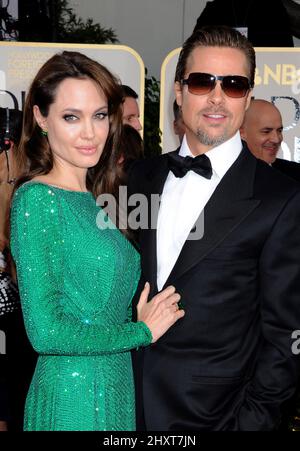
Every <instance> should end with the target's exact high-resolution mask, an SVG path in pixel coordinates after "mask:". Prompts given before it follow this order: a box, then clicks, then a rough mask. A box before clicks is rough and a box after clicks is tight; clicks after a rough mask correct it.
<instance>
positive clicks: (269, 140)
mask: <svg viewBox="0 0 300 451" xmlns="http://www.w3.org/2000/svg"><path fill="white" fill-rule="evenodd" d="M282 130H283V126H282V117H281V114H280V111H279V110H278V108H277V107H276V106H275V105H273V103H271V102H268V101H267V100H263V99H252V100H251V103H250V106H249V108H248V110H247V111H246V114H245V117H244V122H243V124H242V126H241V129H240V133H241V137H242V139H243V140H244V141H246V143H247V146H248V148H249V150H250V151H251V153H253V155H254V156H255V157H256V158H259V159H260V160H263V161H265V162H266V163H268V164H269V165H271V166H272V167H274V168H275V169H277V170H278V171H280V172H282V173H284V174H286V175H288V176H289V177H291V178H293V179H294V180H296V181H299V182H300V164H299V163H295V162H293V161H287V160H283V159H281V158H277V154H278V152H279V149H280V145H281V143H282V140H283V136H282Z"/></svg>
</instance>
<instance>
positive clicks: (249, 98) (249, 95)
mask: <svg viewBox="0 0 300 451" xmlns="http://www.w3.org/2000/svg"><path fill="white" fill-rule="evenodd" d="M252 94H253V89H250V91H249V92H248V94H247V100H246V108H245V111H247V110H248V108H249V106H250V102H251V100H252Z"/></svg>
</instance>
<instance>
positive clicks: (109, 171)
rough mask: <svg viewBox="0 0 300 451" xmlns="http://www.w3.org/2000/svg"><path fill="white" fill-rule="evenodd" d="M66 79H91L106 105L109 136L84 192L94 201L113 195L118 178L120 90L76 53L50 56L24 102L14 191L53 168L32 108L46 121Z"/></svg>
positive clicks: (114, 80)
mask: <svg viewBox="0 0 300 451" xmlns="http://www.w3.org/2000/svg"><path fill="white" fill-rule="evenodd" d="M66 78H77V79H91V80H93V81H95V82H96V84H97V85H98V86H99V87H100V88H101V90H102V92H103V94H104V96H105V97H106V98H107V102H108V114H109V133H108V137H107V141H106V144H105V146H104V149H103V152H102V155H101V158H100V160H99V162H98V163H97V165H96V166H94V167H93V168H90V169H88V171H87V188H88V190H90V191H91V192H92V193H93V194H94V196H95V197H97V196H98V195H99V194H102V193H111V194H114V195H117V192H118V185H119V181H118V180H119V177H118V175H117V161H118V159H119V152H120V149H121V134H122V87H121V84H120V82H119V80H118V79H117V78H116V77H115V76H114V75H112V74H111V73H110V71H109V70H108V69H106V67H104V66H102V65H101V64H100V63H98V62H97V61H94V60H92V59H90V58H88V57H87V56H86V55H83V54H82V53H79V52H69V51H65V52H62V53H60V54H56V55H54V56H53V57H52V58H50V59H49V60H48V61H46V63H45V64H44V65H43V66H42V67H41V68H40V70H39V71H38V73H37V75H36V76H35V78H34V80H33V82H32V84H31V86H30V89H29V92H28V94H27V97H26V101H25V108H24V121H23V131H22V136H21V140H20V144H19V146H18V149H17V152H16V158H17V164H18V172H19V174H20V177H19V178H18V180H17V183H16V188H17V187H18V186H20V185H21V184H23V183H24V182H26V181H28V180H31V179H32V178H33V177H35V176H37V175H45V174H48V173H49V172H50V171H51V169H52V168H53V154H52V150H51V148H50V146H49V143H48V139H47V137H46V136H43V135H42V133H41V129H40V127H39V126H38V124H37V122H36V120H35V118H34V114H33V107H34V105H37V106H38V107H39V109H40V111H41V113H42V115H43V116H45V117H47V116H48V113H49V107H50V105H51V104H52V103H54V102H55V96H56V92H57V88H58V86H59V85H60V83H61V82H62V81H63V80H65V79H66Z"/></svg>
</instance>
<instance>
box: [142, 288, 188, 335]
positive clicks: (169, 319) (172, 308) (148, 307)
mask: <svg viewBox="0 0 300 451" xmlns="http://www.w3.org/2000/svg"><path fill="white" fill-rule="evenodd" d="M149 293H150V284H149V283H148V282H146V284H145V287H144V289H143V291H142V293H141V296H140V300H139V302H138V305H137V313H138V321H143V322H144V323H145V324H146V325H147V326H148V327H149V329H150V331H151V333H152V338H153V339H152V343H155V342H156V341H157V340H158V339H159V338H160V337H161V336H162V335H163V334H164V333H165V332H167V330H168V329H169V328H170V327H171V326H173V324H175V323H176V321H177V320H178V319H179V318H182V317H183V316H184V310H179V307H178V301H179V300H180V295H179V294H178V293H176V292H175V287H173V286H172V285H170V286H169V287H167V288H165V289H164V290H163V291H160V292H159V293H158V294H157V295H156V296H154V298H152V299H151V301H149V302H147V300H148V296H149Z"/></svg>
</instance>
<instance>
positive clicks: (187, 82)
mask: <svg viewBox="0 0 300 451" xmlns="http://www.w3.org/2000/svg"><path fill="white" fill-rule="evenodd" d="M194 74H197V75H198V74H200V75H208V76H209V77H210V78H211V80H212V81H214V83H213V84H212V86H211V87H208V90H207V91H206V92H204V93H203V94H197V93H196V92H192V91H190V76H191V75H192V76H193V75H194ZM232 77H234V78H236V77H237V78H239V79H244V80H247V82H248V88H247V90H246V91H245V94H244V95H241V96H230V95H228V94H227V92H226V91H227V90H228V88H226V87H225V89H224V86H223V80H224V78H232ZM218 80H220V81H221V88H222V90H223V92H224V93H225V94H226V95H227V97H230V98H232V99H242V98H243V97H245V96H246V95H247V92H248V91H250V89H252V88H253V85H252V84H251V82H250V80H249V79H248V78H247V77H245V76H244V75H213V74H208V73H206V72H191V73H190V74H189V76H188V78H184V79H182V80H181V84H182V85H187V87H188V91H189V92H190V93H191V94H194V95H197V96H203V95H206V94H209V93H210V92H211V91H213V90H214V89H215V87H216V84H217V81H218Z"/></svg>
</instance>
